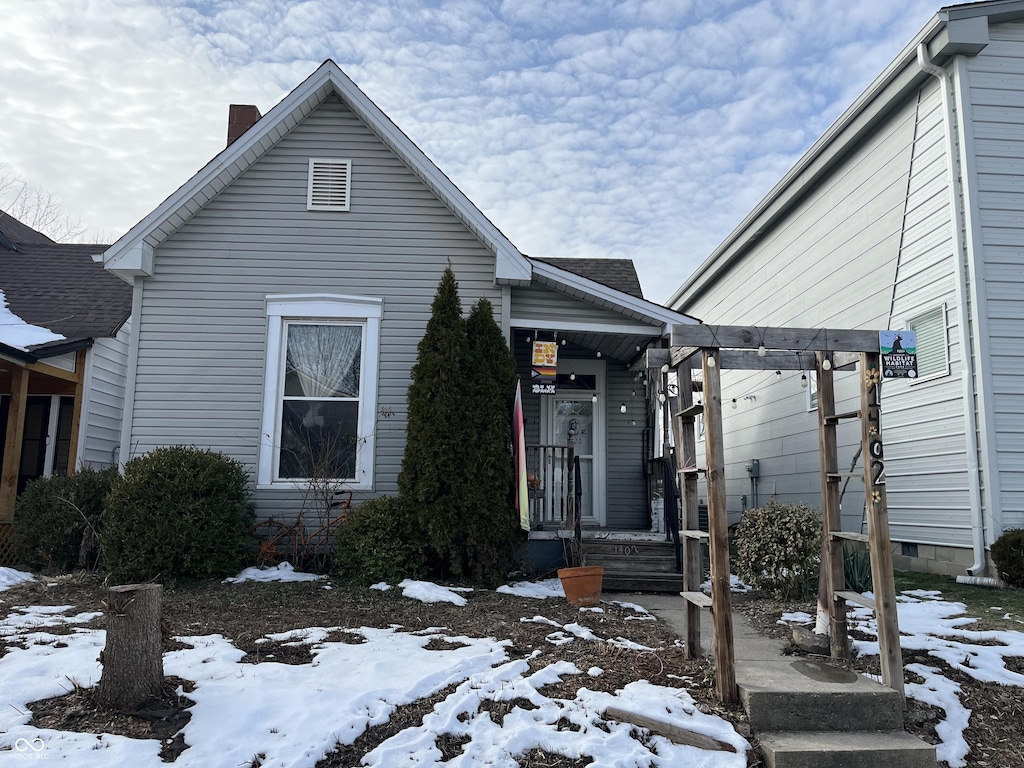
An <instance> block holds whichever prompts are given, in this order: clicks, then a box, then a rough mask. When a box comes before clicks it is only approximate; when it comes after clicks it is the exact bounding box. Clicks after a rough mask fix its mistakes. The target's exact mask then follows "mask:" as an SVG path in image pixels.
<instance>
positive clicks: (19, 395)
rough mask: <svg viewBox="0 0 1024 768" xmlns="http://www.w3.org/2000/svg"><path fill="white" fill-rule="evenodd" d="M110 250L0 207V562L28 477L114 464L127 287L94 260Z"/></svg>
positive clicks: (125, 348) (124, 357)
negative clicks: (51, 233) (57, 234)
mask: <svg viewBox="0 0 1024 768" xmlns="http://www.w3.org/2000/svg"><path fill="white" fill-rule="evenodd" d="M107 247H108V246H106V245H79V244H65V243H55V242H54V241H53V240H51V239H50V238H48V237H47V236H46V235H44V234H42V233H41V232H37V231H36V230H34V229H32V228H31V227H28V226H26V225H25V224H23V223H22V222H20V221H18V220H17V219H15V218H13V217H12V216H10V215H9V214H7V213H5V212H3V211H0V260H2V263H3V267H2V269H0V314H4V315H5V318H4V319H3V320H0V468H2V472H0V562H3V561H4V559H5V555H6V553H7V545H6V543H7V542H8V540H9V534H10V528H11V523H12V522H13V519H14V505H15V499H16V497H17V495H18V494H19V493H21V491H23V490H24V488H25V486H26V485H27V484H28V483H29V482H31V481H32V480H35V479H38V478H40V477H50V476H51V475H55V474H56V475H60V474H67V473H69V472H73V471H74V470H75V469H76V468H78V467H81V466H90V467H93V468H96V469H100V468H103V467H109V466H112V465H113V464H116V463H117V460H118V457H117V453H118V447H119V445H120V439H121V410H122V405H123V397H124V384H125V366H126V362H127V354H128V314H129V311H130V308H131V290H130V288H128V286H126V285H125V284H124V283H123V282H122V281H120V280H118V279H117V278H116V277H114V276H113V275H111V274H110V273H109V272H106V271H104V269H103V268H102V266H101V265H100V264H98V263H96V261H95V260H94V258H93V257H94V255H96V254H99V253H100V252H102V251H103V250H105V249H106V248H107ZM7 313H10V314H7ZM11 315H13V317H11ZM26 326H28V327H34V330H33V331H32V332H31V333H30V334H26V332H25V329H26Z"/></svg>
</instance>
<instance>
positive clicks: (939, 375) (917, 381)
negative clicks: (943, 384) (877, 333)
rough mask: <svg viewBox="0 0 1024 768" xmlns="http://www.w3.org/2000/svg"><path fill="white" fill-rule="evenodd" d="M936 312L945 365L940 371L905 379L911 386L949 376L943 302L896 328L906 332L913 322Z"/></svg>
mask: <svg viewBox="0 0 1024 768" xmlns="http://www.w3.org/2000/svg"><path fill="white" fill-rule="evenodd" d="M936 310H939V311H940V312H941V313H942V335H943V344H942V351H943V353H944V356H945V359H946V364H945V366H943V368H942V370H940V371H936V372H935V373H929V374H928V375H927V376H919V377H917V378H915V379H909V378H908V379H905V381H908V382H910V384H911V385H914V384H923V383H925V382H928V381H935V380H936V379H941V378H942V377H944V376H949V373H950V361H949V308H948V307H947V306H946V303H945V302H943V303H942V304H937V305H935V306H933V307H929V308H928V309H926V310H925V311H923V312H918V313H917V314H915V315H914V316H913V317H909V318H907V319H906V320H905V321H904V322H903V323H901V324H900V326H898V327H901V328H906V329H907V330H912V329H911V325H910V324H911V323H913V322H914V321H915V320H918V319H919V318H922V317H924V316H925V315H927V314H928V313H930V312H935V311H936ZM918 343H919V344H920V341H918Z"/></svg>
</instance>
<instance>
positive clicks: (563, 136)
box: [0, 0, 940, 301]
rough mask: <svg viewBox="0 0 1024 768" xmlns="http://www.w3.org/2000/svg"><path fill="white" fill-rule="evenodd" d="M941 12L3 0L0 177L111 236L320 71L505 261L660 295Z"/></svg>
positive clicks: (770, 0)
mask: <svg viewBox="0 0 1024 768" xmlns="http://www.w3.org/2000/svg"><path fill="white" fill-rule="evenodd" d="M939 6H940V3H939V2H937V1H936V0H898V2H892V0H859V1H858V2H849V0H762V1H761V2H745V1H743V0H621V1H616V0H504V2H499V1H498V0H0V19H2V21H0V50H2V51H3V54H2V55H0V86H2V87H0V163H2V164H4V165H5V167H4V168H3V169H2V171H0V172H2V173H6V174H7V175H8V176H9V177H10V176H11V175H14V176H17V177H20V178H21V179H24V180H26V181H29V182H32V183H35V184H38V185H40V186H42V187H45V188H46V189H47V190H48V191H49V192H51V193H52V194H53V195H54V196H55V197H56V198H57V199H58V200H60V202H61V203H62V205H63V206H64V208H65V209H66V210H67V211H68V213H70V214H71V215H73V216H75V217H80V218H81V220H82V222H83V223H84V224H85V225H86V226H87V227H88V230H89V234H90V235H91V236H92V237H91V238H90V237H86V238H85V239H96V238H97V237H100V238H102V239H104V240H112V239H116V238H117V237H119V236H120V235H121V234H123V233H124V232H125V231H127V229H129V228H130V227H131V226H133V225H134V224H135V223H136V222H137V221H139V220H140V219H141V218H142V217H144V216H145V215H146V214H147V213H149V212H150V211H151V210H152V209H153V208H155V207H156V206H157V205H158V204H159V203H160V202H161V201H162V200H163V199H164V198H165V197H167V196H168V195H169V194H171V193H172V192H173V191H174V190H175V189H176V188H177V187H178V186H179V185H180V184H182V183H183V182H184V181H186V180H187V179H188V178H189V177H190V176H192V174H193V173H195V172H196V171H197V170H198V169H199V168H201V167H202V166H203V165H204V164H205V163H206V162H207V161H208V160H209V159H210V158H211V157H212V156H213V155H214V154H216V153H217V152H218V151H220V149H222V148H223V145H224V137H225V133H226V123H227V106H228V104H229V103H232V102H233V103H250V104H256V105H257V106H258V107H259V108H260V109H261V111H263V112H264V113H265V112H267V111H268V110H269V109H270V108H271V107H272V106H273V105H274V104H276V103H277V102H278V101H279V100H280V99H281V98H282V97H283V96H284V94H285V93H287V92H288V91H289V90H290V89H291V88H293V87H294V86H295V85H297V84H298V83H299V82H300V81H301V80H303V79H304V78H305V77H306V76H307V75H308V74H309V73H311V72H312V71H313V70H314V69H315V68H316V67H317V65H318V64H319V63H320V62H322V61H323V60H324V59H326V58H332V59H334V60H335V61H336V62H338V64H339V65H340V66H341V67H342V68H343V69H344V70H345V71H346V72H347V73H348V74H349V76H350V77H352V79H353V80H355V82H356V83H357V84H358V85H359V86H360V87H361V88H362V89H363V91H365V92H366V93H367V95H369V97H370V98H371V99H373V100H374V101H375V102H376V103H377V104H378V105H379V106H380V107H381V108H382V109H383V110H384V111H385V112H386V113H387V114H388V115H389V116H390V117H391V118H392V119H393V120H394V121H395V122H396V123H397V124H398V126H399V127H400V128H402V129H403V130H404V131H405V132H406V133H407V134H408V135H409V136H410V137H411V138H412V140H413V141H414V142H416V143H417V144H418V145H419V146H420V147H421V148H422V149H423V150H424V151H425V152H426V153H427V155H428V156H429V157H430V158H431V159H432V160H434V162H436V163H437V164H438V166H440V168H441V169H442V170H443V171H444V172H445V173H447V174H448V175H449V176H450V177H451V178H452V179H453V180H454V181H455V183H456V184H457V185H458V186H459V187H460V188H461V189H462V190H463V192H465V193H466V194H467V195H468V196H469V198H470V199H471V200H473V201H474V202H475V203H476V204H477V206H479V207H480V208H481V209H482V210H483V211H484V212H485V213H486V214H487V215H488V216H489V217H490V218H491V220H492V221H494V223H495V224H496V225H497V226H498V227H499V228H500V229H501V230H502V231H503V232H504V233H505V234H506V235H507V236H508V237H509V238H510V239H511V240H512V242H514V243H515V244H516V245H517V246H518V247H519V248H520V250H522V251H523V252H525V253H527V254H529V255H532V256H616V257H629V258H632V259H633V260H634V261H635V262H636V265H637V269H638V271H639V273H640V278H641V282H642V283H643V287H644V290H645V293H646V294H647V296H648V298H651V299H653V300H655V301H664V300H666V299H667V298H668V297H669V296H670V295H671V293H672V291H673V290H674V289H675V288H677V287H678V286H679V285H680V284H681V283H682V282H683V281H684V280H685V279H686V278H687V277H688V276H689V275H690V273H691V272H692V271H693V270H694V268H695V267H696V266H697V265H698V264H700V262H701V261H703V260H704V258H705V257H707V255H708V254H709V253H710V252H711V251H712V250H713V249H714V248H715V246H716V245H718V244H719V243H720V242H721V241H722V240H723V239H724V238H725V236H726V235H727V234H728V233H729V232H730V231H731V230H732V229H733V228H734V227H735V226H736V224H738V223H739V221H740V220H741V219H742V218H743V216H744V215H745V214H746V213H747V212H748V211H749V210H750V209H751V208H752V207H753V206H754V205H755V204H756V203H757V202H758V200H760V199H761V198H762V197H763V196H764V194H765V193H767V191H768V190H769V189H770V188H771V187H772V186H773V185H774V183H775V182H776V181H778V180H779V178H780V177H781V176H782V175H783V174H784V173H785V172H786V171H787V170H788V169H789V168H790V166H792V164H793V163H794V162H795V161H796V160H797V159H798V158H799V157H800V155H801V154H803V152H804V151H805V150H806V149H807V148H808V147H809V146H810V145H811V144H812V143H813V142H814V140H815V139H817V138H818V136H820V135H821V134H822V133H823V132H824V131H825V129H826V128H827V127H828V126H829V124H830V123H831V122H832V121H833V120H835V118H837V117H838V116H839V115H840V114H841V113H842V111H843V110H844V109H845V108H846V107H847V106H849V104H850V103H851V102H852V101H853V100H854V99H855V98H856V97H857V95H858V94H859V93H860V92H861V91H862V90H863V89H864V88H865V87H866V86H867V84H868V83H869V82H870V81H871V80H872V79H874V77H875V76H876V75H878V74H879V73H880V72H881V71H882V69H883V68H884V67H885V66H886V65H887V64H888V63H889V62H890V61H891V60H892V59H893V58H894V57H895V56H896V54H897V53H899V51H900V50H901V49H902V48H903V47H904V45H906V44H907V43H908V42H909V41H910V39H911V38H912V37H913V36H914V34H916V32H917V31H918V30H919V29H920V28H921V27H923V26H924V25H925V24H926V23H927V22H928V20H929V19H930V18H931V16H932V15H933V14H934V13H935V12H936V11H937V10H938V8H939Z"/></svg>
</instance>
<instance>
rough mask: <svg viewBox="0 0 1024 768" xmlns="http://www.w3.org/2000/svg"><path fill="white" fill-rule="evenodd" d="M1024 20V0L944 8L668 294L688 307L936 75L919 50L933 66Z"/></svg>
mask: <svg viewBox="0 0 1024 768" xmlns="http://www.w3.org/2000/svg"><path fill="white" fill-rule="evenodd" d="M1022 19H1024V0H992V1H991V2H979V3H964V4H961V5H951V6H946V7H944V8H941V9H940V10H939V11H938V13H936V14H935V16H933V17H932V18H931V20H929V22H928V23H927V24H926V25H925V26H924V28H922V29H921V31H920V32H918V33H917V35H916V36H915V37H914V39H913V40H911V41H910V42H909V43H908V44H907V46H906V47H905V48H904V49H903V50H902V51H901V52H900V54H899V55H898V56H897V57H896V58H895V59H894V60H893V61H892V62H891V63H890V64H889V66H888V67H886V68H885V70H884V71H883V72H882V73H881V74H880V75H879V76H878V77H876V78H875V80H874V81H873V82H872V83H871V84H870V85H869V86H868V87H867V89H866V90H865V91H864V92H863V93H862V94H861V95H860V96H859V97H858V98H857V100H856V101H854V103H853V104H852V105H850V107H849V108H848V109H847V110H846V111H845V112H844V113H843V114H842V115H840V116H839V118H838V119H837V120H836V121H835V122H834V123H833V124H832V125H831V126H830V127H829V128H828V130H827V131H825V133H824V134H823V135H822V136H821V137H820V138H819V139H818V140H817V141H816V142H814V144H813V145H811V148H810V149H808V150H807V152H806V153H804V155H803V157H801V158H800V159H799V160H798V161H797V162H796V165H794V166H793V167H792V168H791V169H790V170H789V172H788V173H786V175H785V176H783V177H782V179H781V180H780V181H779V183H778V184H776V185H775V187H774V188H773V189H772V190H771V191H770V192H769V193H768V195H767V196H766V197H765V198H764V199H763V200H761V202H760V203H758V204H757V206H756V207H755V208H754V210H752V211H751V212H750V213H749V214H747V216H746V218H744V219H743V221H741V222H740V224H739V226H737V227H736V228H735V229H734V230H733V231H732V232H731V233H730V234H729V236H728V237H727V238H726V239H725V241H724V242H722V244H721V245H719V246H718V247H717V248H716V249H715V250H714V251H713V252H712V253H711V255H710V256H708V258H707V259H705V261H704V263H703V264H701V265H700V266H699V267H698V268H697V270H696V271H695V272H694V273H693V274H692V275H691V276H690V277H689V279H688V280H687V281H686V282H685V283H683V285H682V286H680V288H679V289H678V290H677V291H676V292H675V293H674V294H673V295H672V298H670V299H669V300H668V302H667V303H668V305H669V306H673V307H677V308H679V309H685V308H686V307H687V306H689V305H690V304H691V302H692V301H694V300H695V299H696V298H697V297H699V296H700V294H701V292H702V291H703V290H704V289H705V288H706V287H707V286H709V285H711V284H713V283H714V282H715V281H716V280H717V278H718V277H719V276H720V275H722V274H724V272H725V270H726V269H728V268H729V266H730V265H732V264H734V263H735V262H736V261H738V260H739V259H740V258H742V256H743V254H744V253H746V252H747V251H748V250H749V249H750V248H752V247H753V246H754V245H755V244H756V243H757V242H758V241H759V240H760V239H761V238H762V237H763V236H764V234H765V233H766V232H767V231H768V230H770V229H771V228H772V227H773V226H775V225H776V224H777V223H778V222H779V221H780V220H782V218H783V217H784V216H786V215H787V214H788V212H789V211H790V210H792V209H793V207H795V206H796V205H797V204H799V202H800V201H801V200H802V199H803V197H804V196H805V195H806V194H808V193H809V191H810V190H812V189H814V188H815V185H816V183H817V182H818V181H819V180H820V179H822V178H824V177H825V176H826V175H827V174H828V173H829V172H830V171H831V170H832V169H833V168H835V167H836V165H837V164H838V163H840V162H842V160H843V159H844V158H845V157H846V156H847V155H848V154H849V153H850V152H851V151H853V149H854V148H855V147H856V146H857V145H858V142H860V141H861V140H862V139H863V138H864V137H865V135H867V134H868V133H870V131H872V130H873V129H874V128H875V127H876V126H877V125H878V124H879V123H880V122H881V121H882V120H884V119H885V118H886V116H888V115H889V114H890V113H891V112H892V110H893V109H895V108H896V106H897V105H898V104H899V103H900V102H901V101H902V100H903V99H905V98H906V97H907V96H908V95H909V94H911V93H913V92H914V91H915V90H916V89H917V88H919V87H920V86H921V84H922V83H923V82H924V81H925V80H927V79H928V78H930V77H931V75H929V74H927V73H926V72H924V71H922V69H921V67H920V65H919V63H918V58H917V57H918V50H919V49H920V50H921V52H922V54H923V55H924V56H926V57H927V59H928V60H929V61H931V62H932V63H934V64H938V65H943V64H945V63H946V62H948V61H949V59H950V58H951V57H953V56H957V55H968V56H972V55H976V54H978V53H980V52H981V51H982V50H984V48H985V47H986V46H987V45H988V41H989V36H988V28H989V24H995V23H1001V22H1006V21H1020V20H1022Z"/></svg>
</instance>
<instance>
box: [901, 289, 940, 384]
mask: <svg viewBox="0 0 1024 768" xmlns="http://www.w3.org/2000/svg"><path fill="white" fill-rule="evenodd" d="M906 327H907V328H908V329H910V330H911V331H913V332H914V333H915V335H916V336H917V380H918V381H920V380H921V379H928V378H935V377H937V376H948V375H949V327H948V325H947V321H946V305H945V304H943V305H941V306H938V307H935V308H934V309H930V310H928V311H927V312H923V313H921V314H920V315H918V316H917V317H914V318H912V319H911V320H908V321H907V324H906Z"/></svg>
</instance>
